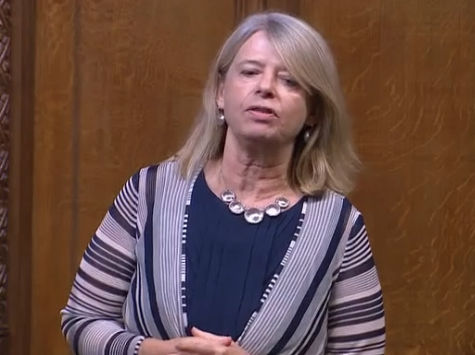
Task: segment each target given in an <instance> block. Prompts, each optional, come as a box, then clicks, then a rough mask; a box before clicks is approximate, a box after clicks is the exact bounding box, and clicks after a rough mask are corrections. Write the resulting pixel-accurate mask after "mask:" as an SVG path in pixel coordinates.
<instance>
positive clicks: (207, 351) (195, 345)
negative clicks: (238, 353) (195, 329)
mask: <svg viewBox="0 0 475 355" xmlns="http://www.w3.org/2000/svg"><path fill="white" fill-rule="evenodd" d="M175 349H176V350H178V352H179V353H180V354H182V353H183V354H184V353H190V354H196V355H214V354H224V352H225V350H226V349H227V347H226V346H223V345H221V344H219V343H218V342H216V340H209V339H204V338H198V337H196V338H183V339H180V341H179V342H178V343H177V344H176V345H175Z"/></svg>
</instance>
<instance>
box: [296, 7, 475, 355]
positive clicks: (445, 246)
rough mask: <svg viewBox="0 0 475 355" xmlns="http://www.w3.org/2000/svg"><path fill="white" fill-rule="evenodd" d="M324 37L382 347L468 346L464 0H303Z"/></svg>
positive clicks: (471, 68)
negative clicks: (380, 308) (372, 265)
mask: <svg viewBox="0 0 475 355" xmlns="http://www.w3.org/2000/svg"><path fill="white" fill-rule="evenodd" d="M301 13H302V14H304V16H305V18H306V19H307V20H308V21H309V22H311V23H313V24H315V25H316V26H317V27H319V28H320V29H321V30H322V32H323V34H324V35H325V36H326V37H327V38H328V39H329V42H330V44H331V46H332V48H333V49H334V52H335V55H336V58H337V61H338V66H339V68H340V72H341V76H342V82H343V85H344V88H345V92H346V94H347V98H348V104H349V108H350V111H351V113H352V114H353V115H354V118H355V122H354V126H355V131H356V132H355V133H356V135H355V136H356V143H357V146H358V149H359V151H360V155H361V157H362V160H363V162H364V163H365V169H364V170H363V173H362V176H361V179H360V183H359V188H358V190H357V191H356V192H355V193H354V195H353V201H354V202H355V203H356V205H357V206H358V207H359V208H360V209H361V210H362V211H363V213H364V215H365V217H366V218H365V219H366V223H367V226H368V229H369V233H370V238H371V241H372V245H373V249H374V252H375V255H376V262H377V264H378V266H379V272H380V276H381V279H382V283H383V291H384V296H385V307H386V313H387V331H388V346H387V353H388V354H473V353H475V277H474V272H473V270H475V139H474V137H475V105H474V97H475V90H474V85H475V51H474V48H475V3H474V2H473V1H470V0H457V1H452V2H446V1H435V0H434V1H429V2H420V1H402V2H401V1H392V0H370V1H365V2H355V1H338V2H333V1H319V2H313V1H303V2H302V9H301Z"/></svg>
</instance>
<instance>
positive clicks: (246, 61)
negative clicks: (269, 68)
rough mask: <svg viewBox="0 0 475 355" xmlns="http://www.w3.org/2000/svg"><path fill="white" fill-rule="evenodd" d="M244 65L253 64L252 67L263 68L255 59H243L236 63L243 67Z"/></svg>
mask: <svg viewBox="0 0 475 355" xmlns="http://www.w3.org/2000/svg"><path fill="white" fill-rule="evenodd" d="M244 64H253V65H257V66H259V67H263V66H264V64H263V63H262V62H260V61H258V60H255V59H244V60H241V61H240V62H238V65H244Z"/></svg>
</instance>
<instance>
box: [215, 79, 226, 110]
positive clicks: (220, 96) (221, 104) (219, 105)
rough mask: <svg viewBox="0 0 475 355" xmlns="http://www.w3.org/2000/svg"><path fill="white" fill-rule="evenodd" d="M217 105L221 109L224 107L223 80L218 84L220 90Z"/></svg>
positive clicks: (217, 93)
mask: <svg viewBox="0 0 475 355" xmlns="http://www.w3.org/2000/svg"><path fill="white" fill-rule="evenodd" d="M216 106H218V108H220V109H224V83H223V81H221V82H220V83H219V84H218V91H217V92H216Z"/></svg>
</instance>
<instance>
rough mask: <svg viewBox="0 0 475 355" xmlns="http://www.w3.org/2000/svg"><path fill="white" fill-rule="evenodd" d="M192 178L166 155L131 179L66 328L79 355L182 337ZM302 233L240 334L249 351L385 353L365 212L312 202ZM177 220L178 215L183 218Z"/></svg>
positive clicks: (89, 253) (81, 280)
mask: <svg viewBox="0 0 475 355" xmlns="http://www.w3.org/2000/svg"><path fill="white" fill-rule="evenodd" d="M193 183H194V180H191V181H188V180H185V179H183V178H182V177H181V176H180V174H179V173H178V168H177V163H176V162H173V161H167V162H164V163H162V164H161V165H159V166H152V167H148V168H144V169H142V170H140V171H139V172H138V173H136V174H135V175H134V176H132V177H131V178H130V179H129V180H128V181H127V183H126V184H125V185H124V187H123V188H122V190H121V191H120V193H119V195H118V196H117V197H116V199H115V200H114V203H113V204H112V206H111V207H110V209H109V211H108V213H107V214H106V216H105V217H104V219H103V221H102V223H101V224H100V226H99V228H98V229H97V231H96V233H95V234H94V236H93V238H92V240H91V242H90V243H89V245H88V247H87V249H86V251H85V253H84V256H83V258H82V261H81V264H80V266H79V269H78V271H77V274H76V277H75V280H74V283H73V286H72V290H71V293H70V296H69V300H68V302H67V305H66V307H65V308H64V309H63V310H62V312H61V315H62V322H61V329H62V332H63V334H64V335H65V336H66V338H67V341H68V342H69V344H70V346H71V348H72V349H73V351H74V352H75V353H76V354H86V355H94V354H124V355H125V354H130V355H132V354H136V353H137V352H138V349H139V346H140V343H141V341H142V340H143V338H144V337H156V338H159V339H170V338H175V337H181V336H185V322H186V320H185V319H184V317H183V308H182V304H181V281H182V280H180V276H181V273H182V272H183V267H184V265H183V264H184V261H183V255H182V253H181V249H182V238H183V234H184V233H186V227H185V228H184V226H186V219H187V216H185V206H186V204H187V202H188V203H189V200H190V198H191V192H192V188H193ZM305 212H306V213H305V218H304V221H303V224H302V229H301V232H300V235H299V237H298V239H297V241H296V243H295V245H294V247H293V249H292V252H291V254H290V255H289V256H288V258H287V259H288V260H286V264H285V266H284V268H283V270H282V272H281V273H280V275H279V277H278V279H277V281H276V282H275V284H274V285H273V288H272V290H271V292H269V293H268V294H267V295H266V298H265V300H264V301H263V304H262V306H261V308H260V311H259V313H258V314H257V315H256V316H255V317H253V319H252V321H251V322H250V323H249V324H248V326H247V327H246V329H245V331H244V333H243V334H242V335H241V337H240V339H239V341H238V342H239V344H240V346H242V347H243V348H244V349H246V350H247V351H248V352H249V353H250V354H252V355H260V354H309V355H310V354H311V355H314V354H355V353H364V354H382V353H383V352H384V344H385V326H384V311H383V302H382V294H381V287H380V284H379V280H378V276H377V272H376V269H375V265H374V262H373V257H372V254H371V250H370V245H369V242H368V238H367V234H366V229H365V225H364V222H363V218H362V216H361V214H360V213H359V212H358V211H357V210H356V209H355V208H354V207H353V206H352V205H351V204H350V203H349V202H348V200H347V199H346V198H344V197H343V196H341V195H339V194H336V193H334V192H326V193H325V194H324V195H323V196H322V197H320V198H309V199H308V204H307V208H306V211H305ZM177 217H178V218H177Z"/></svg>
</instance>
